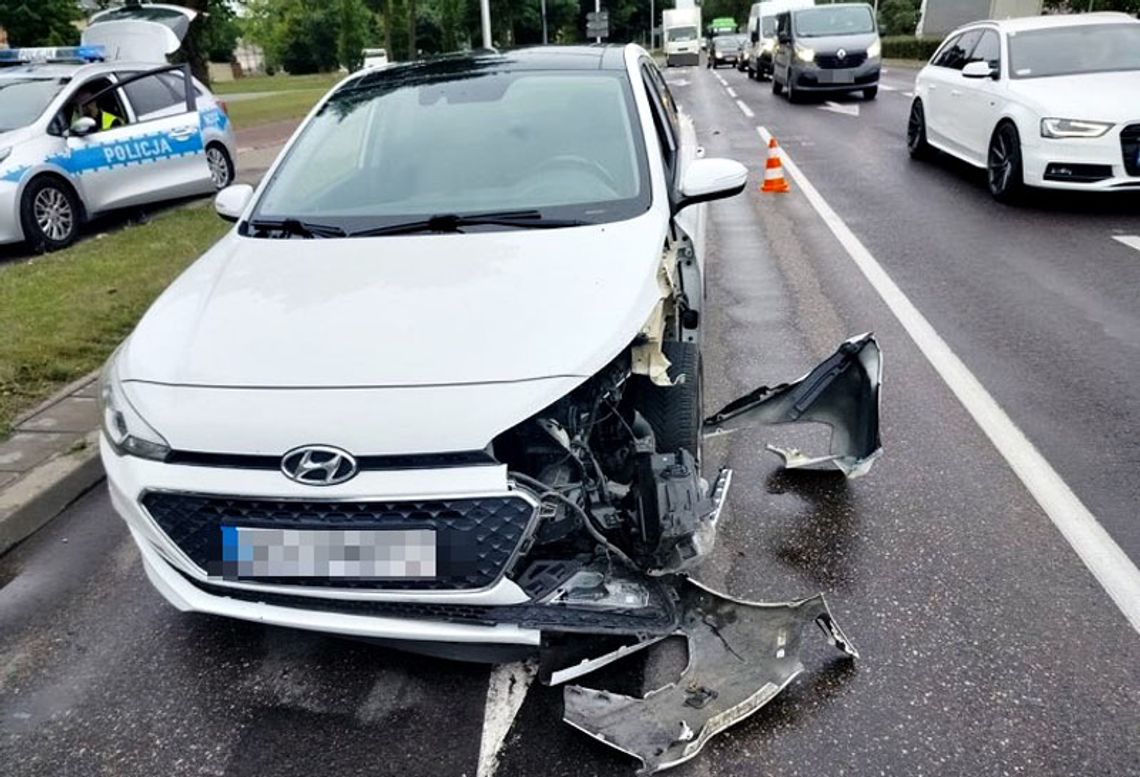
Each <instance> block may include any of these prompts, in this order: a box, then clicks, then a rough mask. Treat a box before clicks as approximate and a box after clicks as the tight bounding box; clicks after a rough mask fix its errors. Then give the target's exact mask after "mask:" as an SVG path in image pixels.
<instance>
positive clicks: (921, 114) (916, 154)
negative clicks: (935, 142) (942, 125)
mask: <svg viewBox="0 0 1140 777" xmlns="http://www.w3.org/2000/svg"><path fill="white" fill-rule="evenodd" d="M906 148H907V151H909V152H910V158H911V159H929V158H930V157H931V155H932V149H931V147H930V144H929V143H927V142H926V109H925V108H923V107H922V100H918V99H916V100H915V101H914V102H913V103H911V104H910V118H909V119H908V120H907V125H906Z"/></svg>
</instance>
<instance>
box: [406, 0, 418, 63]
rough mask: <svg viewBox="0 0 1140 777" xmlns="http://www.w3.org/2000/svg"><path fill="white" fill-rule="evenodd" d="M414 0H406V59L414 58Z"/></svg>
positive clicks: (416, 53)
mask: <svg viewBox="0 0 1140 777" xmlns="http://www.w3.org/2000/svg"><path fill="white" fill-rule="evenodd" d="M417 56H418V52H417V49H416V0H408V59H410V60H412V59H416V58H417Z"/></svg>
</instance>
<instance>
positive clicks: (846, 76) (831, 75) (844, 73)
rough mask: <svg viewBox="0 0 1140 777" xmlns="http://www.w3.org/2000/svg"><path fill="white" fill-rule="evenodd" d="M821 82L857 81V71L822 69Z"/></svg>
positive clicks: (842, 82)
mask: <svg viewBox="0 0 1140 777" xmlns="http://www.w3.org/2000/svg"><path fill="white" fill-rule="evenodd" d="M819 82H820V83H821V84H850V83H854V82H855V73H854V72H853V71H851V70H821V71H819Z"/></svg>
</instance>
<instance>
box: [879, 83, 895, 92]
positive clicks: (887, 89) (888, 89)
mask: <svg viewBox="0 0 1140 777" xmlns="http://www.w3.org/2000/svg"><path fill="white" fill-rule="evenodd" d="M879 88H880V89H882V90H883V91H884V92H897V91H898V87H896V86H887V85H886V84H884V83H880V84H879Z"/></svg>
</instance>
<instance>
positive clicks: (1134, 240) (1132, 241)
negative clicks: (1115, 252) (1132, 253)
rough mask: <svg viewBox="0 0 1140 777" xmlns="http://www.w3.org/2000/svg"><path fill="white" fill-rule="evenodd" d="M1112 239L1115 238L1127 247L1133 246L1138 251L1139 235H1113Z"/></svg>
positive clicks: (1139, 249)
mask: <svg viewBox="0 0 1140 777" xmlns="http://www.w3.org/2000/svg"><path fill="white" fill-rule="evenodd" d="M1112 239H1113V240H1117V241H1119V242H1121V243H1124V245H1126V246H1128V247H1129V248H1135V249H1136V250H1137V251H1140V235H1113V236H1112Z"/></svg>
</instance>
